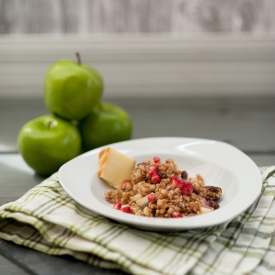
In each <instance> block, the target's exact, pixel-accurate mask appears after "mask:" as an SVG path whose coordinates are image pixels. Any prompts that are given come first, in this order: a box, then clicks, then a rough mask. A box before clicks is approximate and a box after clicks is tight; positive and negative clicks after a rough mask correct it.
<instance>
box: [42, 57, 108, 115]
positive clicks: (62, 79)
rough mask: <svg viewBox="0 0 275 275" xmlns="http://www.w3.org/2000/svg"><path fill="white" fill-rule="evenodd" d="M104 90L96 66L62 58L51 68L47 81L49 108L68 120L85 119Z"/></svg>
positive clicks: (47, 105)
mask: <svg viewBox="0 0 275 275" xmlns="http://www.w3.org/2000/svg"><path fill="white" fill-rule="evenodd" d="M102 92H103V79H102V77H101V75H100V73H99V72H98V71H96V70H95V69H94V68H92V67H90V66H88V65H85V64H81V61H80V57H79V55H78V62H73V61H69V60H60V61H57V62H55V63H54V64H53V65H52V66H51V67H50V68H49V70H48V72H47V74H46V77H45V83H44V101H45V105H46V107H47V108H48V109H49V110H50V111H51V112H52V113H53V114H55V115H57V116H60V117H62V118H65V119H68V120H80V119H82V118H84V117H85V116H86V115H88V113H89V112H90V110H91V107H93V106H96V105H97V104H98V102H99V100H100V98H101V95H102Z"/></svg>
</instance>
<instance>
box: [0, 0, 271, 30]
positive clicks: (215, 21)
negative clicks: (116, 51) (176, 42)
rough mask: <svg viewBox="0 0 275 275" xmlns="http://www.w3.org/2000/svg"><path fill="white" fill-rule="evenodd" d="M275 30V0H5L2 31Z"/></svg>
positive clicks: (1, 12) (0, 14)
mask: <svg viewBox="0 0 275 275" xmlns="http://www.w3.org/2000/svg"><path fill="white" fill-rule="evenodd" d="M190 32H191V33H194V32H195V33H201V32H206V33H209V32H211V33H212V32H234V33H235V32H240V33H243V32H244V33H247V32H248V33H263V32H264V33H274V32H275V0H261V1H259V0H104V1H102V0H0V33H2V34H29V33H31V34H40V33H50V34H63V33H79V34H89V33H175V34H177V33H181V34H182V33H190Z"/></svg>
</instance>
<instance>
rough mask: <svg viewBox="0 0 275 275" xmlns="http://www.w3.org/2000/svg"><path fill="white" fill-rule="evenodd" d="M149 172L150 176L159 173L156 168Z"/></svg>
mask: <svg viewBox="0 0 275 275" xmlns="http://www.w3.org/2000/svg"><path fill="white" fill-rule="evenodd" d="M148 174H149V175H150V177H153V176H156V175H158V172H157V171H155V170H152V171H148Z"/></svg>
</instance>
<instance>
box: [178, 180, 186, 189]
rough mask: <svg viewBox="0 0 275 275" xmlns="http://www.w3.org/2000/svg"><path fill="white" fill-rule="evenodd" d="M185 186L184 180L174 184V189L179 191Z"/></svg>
mask: <svg viewBox="0 0 275 275" xmlns="http://www.w3.org/2000/svg"><path fill="white" fill-rule="evenodd" d="M184 186H185V181H184V180H179V181H178V182H177V184H176V187H177V188H179V189H181V188H183V187H184Z"/></svg>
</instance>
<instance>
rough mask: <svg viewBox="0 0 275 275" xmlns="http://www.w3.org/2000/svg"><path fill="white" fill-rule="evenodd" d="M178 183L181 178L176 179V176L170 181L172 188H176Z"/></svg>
mask: <svg viewBox="0 0 275 275" xmlns="http://www.w3.org/2000/svg"><path fill="white" fill-rule="evenodd" d="M178 182H179V178H178V177H176V176H173V177H172V178H171V179H170V183H171V187H172V188H176V186H177V184H178Z"/></svg>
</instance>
